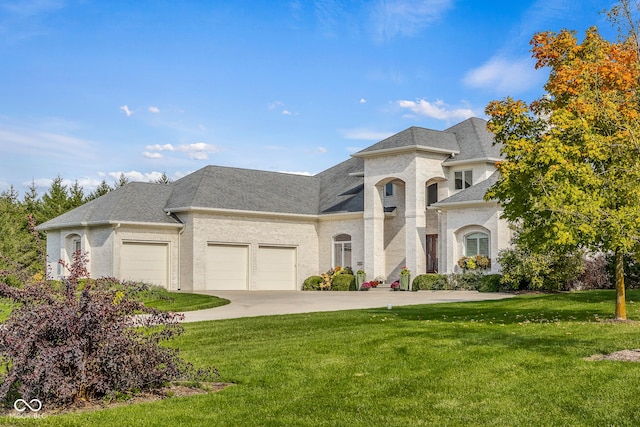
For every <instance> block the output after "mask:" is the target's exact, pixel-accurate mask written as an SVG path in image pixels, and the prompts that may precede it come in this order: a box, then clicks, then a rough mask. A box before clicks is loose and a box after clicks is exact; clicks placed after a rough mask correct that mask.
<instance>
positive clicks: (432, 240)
mask: <svg viewBox="0 0 640 427" xmlns="http://www.w3.org/2000/svg"><path fill="white" fill-rule="evenodd" d="M437 272H438V235H437V234H427V273H437Z"/></svg>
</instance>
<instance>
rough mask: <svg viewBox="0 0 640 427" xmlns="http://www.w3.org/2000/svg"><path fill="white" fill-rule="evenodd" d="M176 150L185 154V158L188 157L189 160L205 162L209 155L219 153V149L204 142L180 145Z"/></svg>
mask: <svg viewBox="0 0 640 427" xmlns="http://www.w3.org/2000/svg"><path fill="white" fill-rule="evenodd" d="M177 149H178V150H179V151H182V152H184V153H187V156H189V158H190V159H193V160H207V159H208V158H209V153H217V152H219V151H220V148H218V147H216V146H215V145H212V144H207V143H204V142H197V143H195V144H188V145H180V146H178V148H177Z"/></svg>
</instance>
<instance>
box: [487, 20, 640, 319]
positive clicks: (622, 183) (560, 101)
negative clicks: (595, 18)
mask: <svg viewBox="0 0 640 427" xmlns="http://www.w3.org/2000/svg"><path fill="white" fill-rule="evenodd" d="M531 44H532V46H533V48H532V52H533V57H534V58H535V59H536V68H548V69H549V72H550V73H549V79H548V81H547V83H546V84H545V90H546V92H547V93H546V95H545V96H543V97H542V98H540V99H538V100H537V101H534V102H533V103H532V104H531V105H526V104H525V103H524V102H522V101H517V100H514V99H511V98H506V99H504V100H502V101H493V102H491V103H490V104H489V105H488V107H487V109H486V112H487V114H488V115H489V117H490V120H489V125H488V128H489V130H490V131H492V132H493V133H494V134H495V138H496V142H497V143H499V144H500V145H501V149H502V153H503V154H504V156H505V161H503V162H501V163H499V164H498V169H499V171H500V174H501V175H500V179H499V181H498V182H497V183H496V184H495V185H494V186H493V187H492V188H491V189H490V190H489V191H488V193H487V195H486V197H487V198H495V199H498V200H499V201H500V202H501V203H502V205H503V206H504V216H505V217H506V218H507V219H508V220H510V221H512V222H514V223H518V224H519V226H520V229H521V232H520V234H519V241H518V243H519V244H522V245H526V246H527V247H529V248H534V249H535V250H537V251H545V250H550V249H553V250H556V251H558V250H560V251H562V250H565V251H569V250H575V249H576V248H587V249H590V250H593V251H605V252H612V253H614V254H615V258H616V261H615V263H616V319H620V320H623V319H626V308H625V287H624V272H623V257H624V256H625V255H626V254H634V253H637V252H638V249H639V242H640V185H638V183H639V182H640V120H639V114H640V104H639V100H640V97H639V90H638V88H639V84H638V81H639V76H640V73H639V67H638V54H637V49H636V44H635V39H632V38H626V39H624V40H620V41H618V42H609V41H607V40H605V39H604V38H603V37H602V36H601V35H600V34H599V32H598V31H597V29H596V28H591V29H589V30H588V31H587V33H586V36H585V38H584V40H583V41H582V42H581V43H579V42H578V40H577V37H576V33H575V32H572V31H568V30H563V31H561V32H559V33H553V32H543V33H538V34H536V35H535V36H534V37H533V39H532V41H531Z"/></svg>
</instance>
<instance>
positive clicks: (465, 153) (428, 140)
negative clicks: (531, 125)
mask: <svg viewBox="0 0 640 427" xmlns="http://www.w3.org/2000/svg"><path fill="white" fill-rule="evenodd" d="M492 143H493V137H492V135H491V134H490V133H489V132H488V131H487V130H486V121H484V120H482V119H477V118H471V119H468V120H465V121H464V122H462V123H459V124H457V125H455V126H452V127H451V128H449V129H447V130H445V131H435V130H431V129H424V128H419V127H411V128H409V129H406V130H404V131H402V132H399V133H397V134H396V135H393V136H391V137H389V138H387V139H385V140H383V141H380V142H378V143H377V144H373V145H372V146H370V147H368V148H365V149H364V150H362V151H359V152H358V153H356V154H354V156H353V157H352V158H350V159H348V160H346V161H344V162H342V163H339V164H338V165H336V166H333V167H331V168H329V169H327V170H325V171H323V172H321V173H319V174H317V175H316V176H302V175H292V174H285V173H278V172H267V171H261V170H253V169H239V168H230V167H222V166H206V167H204V168H202V169H200V170H198V171H196V172H194V173H192V174H189V175H187V176H185V177H184V178H181V179H179V180H177V181H175V182H174V183H171V184H168V185H167V184H151V183H140V182H134V183H130V184H127V185H125V186H124V187H121V188H119V189H117V190H114V191H112V192H109V193H107V194H105V195H104V196H102V197H100V198H98V199H96V200H93V201H91V202H89V203H86V204H84V205H82V206H80V207H78V208H76V209H74V210H72V211H69V212H67V213H65V214H63V215H61V216H59V217H57V218H54V219H52V220H50V221H48V222H46V223H44V224H42V225H40V226H39V227H38V228H39V229H41V230H48V229H55V228H63V227H73V226H78V225H91V224H110V223H118V222H135V223H153V224H167V225H179V220H178V219H177V217H174V216H170V215H167V211H174V212H177V211H180V210H184V209H192V208H204V209H228V210H239V211H254V212H275V213H282V214H296V215H318V214H328V213H340V212H363V211H364V185H363V183H364V179H363V177H362V176H358V173H359V172H363V171H364V159H363V158H362V157H363V156H359V154H362V155H364V156H366V154H367V153H373V152H375V151H380V150H393V149H402V148H413V147H417V148H423V149H425V150H429V149H433V150H437V151H440V152H442V151H445V152H446V151H451V152H455V153H457V155H456V156H455V158H452V159H449V160H447V161H456V160H473V159H485V158H499V157H500V153H499V150H498V148H497V147H494V146H493V145H492ZM495 179H497V177H496V176H495V174H494V175H493V176H492V177H491V178H490V179H489V180H487V181H484V182H481V183H478V184H476V185H474V186H472V187H470V188H468V189H466V190H464V191H461V192H459V193H457V194H455V195H453V196H451V197H449V198H447V199H445V200H442V201H441V202H439V203H438V204H443V205H444V204H447V203H456V202H467V201H476V200H477V201H480V200H482V199H483V197H484V193H485V192H486V190H487V189H488V188H489V186H490V185H492V184H493V182H495Z"/></svg>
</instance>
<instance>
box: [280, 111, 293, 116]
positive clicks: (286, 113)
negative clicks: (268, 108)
mask: <svg viewBox="0 0 640 427" xmlns="http://www.w3.org/2000/svg"><path fill="white" fill-rule="evenodd" d="M282 114H284V115H285V116H290V115H291V111H289V110H282Z"/></svg>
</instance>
